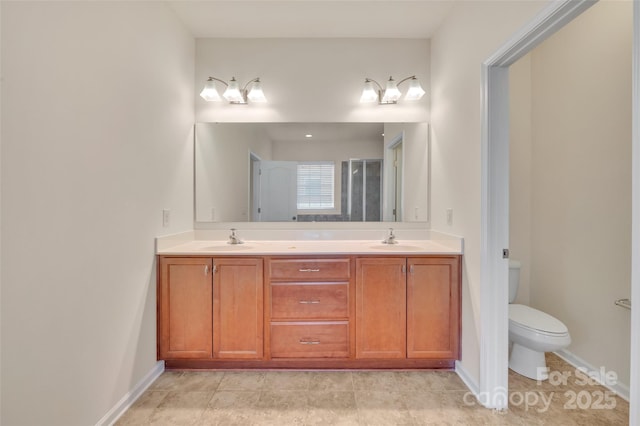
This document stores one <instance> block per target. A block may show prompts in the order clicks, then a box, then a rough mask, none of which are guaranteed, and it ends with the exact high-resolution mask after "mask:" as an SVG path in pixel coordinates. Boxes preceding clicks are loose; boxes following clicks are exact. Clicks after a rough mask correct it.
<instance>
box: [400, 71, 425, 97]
mask: <svg viewBox="0 0 640 426" xmlns="http://www.w3.org/2000/svg"><path fill="white" fill-rule="evenodd" d="M409 83H410V85H409V90H407V96H405V97H404V99H405V100H407V101H417V100H418V99H420V98H421V97H422V96H423V95H424V94H425V91H424V89H423V88H422V86H421V85H420V82H419V81H418V79H417V78H415V77H413V78H412V79H411V81H410V82H409Z"/></svg>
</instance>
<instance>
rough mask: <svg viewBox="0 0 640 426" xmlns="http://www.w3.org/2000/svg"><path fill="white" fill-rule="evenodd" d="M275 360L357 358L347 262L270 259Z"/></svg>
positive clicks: (270, 333)
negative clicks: (353, 340) (354, 346)
mask: <svg viewBox="0 0 640 426" xmlns="http://www.w3.org/2000/svg"><path fill="white" fill-rule="evenodd" d="M266 264H267V265H268V267H267V269H268V274H267V276H268V279H269V301H270V304H269V321H270V327H269V336H270V338H269V343H270V344H269V356H270V357H271V358H272V359H285V358H348V357H349V356H350V355H351V346H352V345H351V336H352V332H351V326H352V322H351V321H350V318H351V303H350V301H351V299H352V298H351V295H350V292H351V275H352V273H351V269H352V266H351V265H352V262H351V259H350V258H348V257H344V258H269V259H268V260H267V262H266Z"/></svg>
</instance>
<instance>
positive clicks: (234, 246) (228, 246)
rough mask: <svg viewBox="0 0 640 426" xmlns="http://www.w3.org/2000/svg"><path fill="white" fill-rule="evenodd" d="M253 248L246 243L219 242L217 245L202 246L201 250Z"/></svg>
mask: <svg viewBox="0 0 640 426" xmlns="http://www.w3.org/2000/svg"><path fill="white" fill-rule="evenodd" d="M251 248H253V247H252V246H248V245H246V244H221V245H219V246H207V247H202V248H201V249H200V250H202V251H237V250H249V249H251Z"/></svg>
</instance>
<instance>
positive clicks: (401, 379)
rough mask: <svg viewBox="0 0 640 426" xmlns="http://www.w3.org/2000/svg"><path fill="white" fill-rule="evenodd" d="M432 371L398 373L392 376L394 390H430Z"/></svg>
mask: <svg viewBox="0 0 640 426" xmlns="http://www.w3.org/2000/svg"><path fill="white" fill-rule="evenodd" d="M432 377H433V371H399V372H397V373H395V376H394V390H397V391H398V392H414V391H418V392H421V391H424V390H425V389H429V390H430V389H432V386H433V380H432Z"/></svg>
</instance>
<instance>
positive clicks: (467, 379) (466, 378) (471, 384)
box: [456, 361, 480, 398]
mask: <svg viewBox="0 0 640 426" xmlns="http://www.w3.org/2000/svg"><path fill="white" fill-rule="evenodd" d="M456 373H457V374H458V377H460V379H461V380H462V381H463V382H464V384H465V385H467V387H468V388H469V390H470V391H471V392H472V393H473V395H474V396H475V397H476V398H478V396H479V395H480V386H478V383H477V382H476V381H475V379H474V378H473V377H471V375H470V374H469V372H468V371H467V370H466V369H465V368H464V367H463V365H462V363H461V362H460V361H456Z"/></svg>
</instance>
